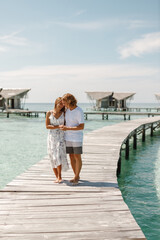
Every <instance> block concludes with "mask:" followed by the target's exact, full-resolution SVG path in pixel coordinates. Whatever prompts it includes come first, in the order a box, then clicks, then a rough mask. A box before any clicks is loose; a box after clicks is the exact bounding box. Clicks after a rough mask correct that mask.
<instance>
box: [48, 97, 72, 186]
mask: <svg viewBox="0 0 160 240" xmlns="http://www.w3.org/2000/svg"><path fill="white" fill-rule="evenodd" d="M64 112H65V108H64V106H63V103H62V98H61V97H59V98H57V99H56V101H55V106H54V109H53V110H52V111H49V112H47V115H46V128H47V129H49V133H48V139H47V143H48V144H47V146H48V155H49V159H50V161H51V165H52V168H53V171H54V174H55V176H56V181H55V182H56V183H61V182H62V176H61V170H63V171H66V170H68V168H69V167H68V162H67V155H66V145H65V140H64V132H63V131H62V130H60V127H61V125H64Z"/></svg>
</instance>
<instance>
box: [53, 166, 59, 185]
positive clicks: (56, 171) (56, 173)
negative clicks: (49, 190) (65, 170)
mask: <svg viewBox="0 0 160 240" xmlns="http://www.w3.org/2000/svg"><path fill="white" fill-rule="evenodd" d="M53 172H54V174H55V176H56V180H55V182H56V183H58V170H57V168H53Z"/></svg>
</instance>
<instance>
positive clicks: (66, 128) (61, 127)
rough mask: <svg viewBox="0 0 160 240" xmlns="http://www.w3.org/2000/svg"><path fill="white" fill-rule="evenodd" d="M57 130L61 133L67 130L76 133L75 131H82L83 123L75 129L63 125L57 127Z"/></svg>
mask: <svg viewBox="0 0 160 240" xmlns="http://www.w3.org/2000/svg"><path fill="white" fill-rule="evenodd" d="M59 128H60V129H61V130H63V131H68V130H72V131H77V130H83V129H84V123H81V124H79V125H78V126H76V127H67V126H64V125H61V126H59Z"/></svg>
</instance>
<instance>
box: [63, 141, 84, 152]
mask: <svg viewBox="0 0 160 240" xmlns="http://www.w3.org/2000/svg"><path fill="white" fill-rule="evenodd" d="M66 153H68V154H82V153H83V150H82V142H71V141H66Z"/></svg>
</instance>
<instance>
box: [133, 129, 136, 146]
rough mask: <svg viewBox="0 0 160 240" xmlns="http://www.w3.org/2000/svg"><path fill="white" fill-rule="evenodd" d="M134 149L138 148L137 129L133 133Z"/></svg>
mask: <svg viewBox="0 0 160 240" xmlns="http://www.w3.org/2000/svg"><path fill="white" fill-rule="evenodd" d="M133 149H137V131H136V130H135V132H134V135H133Z"/></svg>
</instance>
